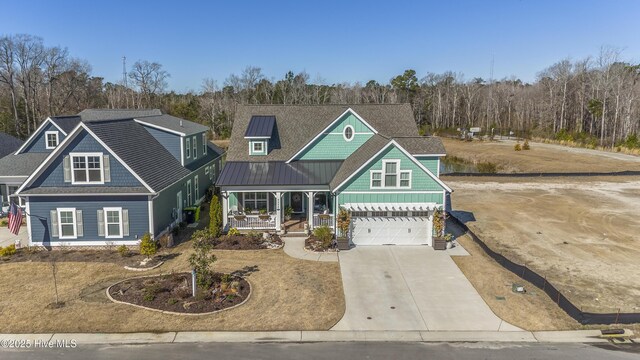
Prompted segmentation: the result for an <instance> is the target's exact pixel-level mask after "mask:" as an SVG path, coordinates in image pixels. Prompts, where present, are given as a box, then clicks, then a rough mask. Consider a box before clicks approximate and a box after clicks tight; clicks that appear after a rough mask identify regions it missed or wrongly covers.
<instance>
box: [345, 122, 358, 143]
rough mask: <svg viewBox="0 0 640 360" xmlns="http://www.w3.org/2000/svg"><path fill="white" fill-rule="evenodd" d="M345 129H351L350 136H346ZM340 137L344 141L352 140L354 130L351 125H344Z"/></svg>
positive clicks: (354, 134)
mask: <svg viewBox="0 0 640 360" xmlns="http://www.w3.org/2000/svg"><path fill="white" fill-rule="evenodd" d="M347 129H351V138H350V139H349V138H347ZM342 137H343V138H344V140H345V141H347V142H349V141H352V140H353V138H354V137H356V130H355V129H354V128H353V126H351V125H346V126H345V127H344V129H342Z"/></svg>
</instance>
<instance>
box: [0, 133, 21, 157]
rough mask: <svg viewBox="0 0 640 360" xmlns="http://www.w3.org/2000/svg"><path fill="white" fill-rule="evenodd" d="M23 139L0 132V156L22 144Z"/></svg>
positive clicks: (13, 150)
mask: <svg viewBox="0 0 640 360" xmlns="http://www.w3.org/2000/svg"><path fill="white" fill-rule="evenodd" d="M22 144H23V141H22V140H20V139H18V138H16V137H13V136H11V135H9V134H5V133H3V132H0V158H1V157H3V156H5V155H8V154H11V153H13V152H15V151H16V150H18V149H19V148H20V146H22Z"/></svg>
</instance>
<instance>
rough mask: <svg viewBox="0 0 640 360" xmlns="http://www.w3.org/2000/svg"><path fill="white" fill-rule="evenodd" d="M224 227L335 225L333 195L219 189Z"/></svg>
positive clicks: (293, 228) (288, 228) (295, 229)
mask: <svg viewBox="0 0 640 360" xmlns="http://www.w3.org/2000/svg"><path fill="white" fill-rule="evenodd" d="M222 206H223V212H224V214H226V216H223V222H224V228H225V229H227V230H228V229H230V228H236V229H238V230H266V231H278V232H284V231H286V232H294V233H296V232H297V233H299V232H304V231H305V230H309V231H311V230H313V229H314V228H316V227H319V226H328V227H329V228H331V229H334V228H335V216H334V214H335V199H334V196H333V195H332V194H331V193H330V192H329V191H263V192H256V191H223V192H222Z"/></svg>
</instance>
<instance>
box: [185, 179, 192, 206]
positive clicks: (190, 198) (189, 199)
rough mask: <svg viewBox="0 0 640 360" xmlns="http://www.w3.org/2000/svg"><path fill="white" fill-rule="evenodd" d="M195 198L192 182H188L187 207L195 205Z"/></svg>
mask: <svg viewBox="0 0 640 360" xmlns="http://www.w3.org/2000/svg"><path fill="white" fill-rule="evenodd" d="M192 198H193V191H192V189H191V180H187V199H186V200H187V207H190V206H191V205H192V204H193V203H192V202H191V200H192Z"/></svg>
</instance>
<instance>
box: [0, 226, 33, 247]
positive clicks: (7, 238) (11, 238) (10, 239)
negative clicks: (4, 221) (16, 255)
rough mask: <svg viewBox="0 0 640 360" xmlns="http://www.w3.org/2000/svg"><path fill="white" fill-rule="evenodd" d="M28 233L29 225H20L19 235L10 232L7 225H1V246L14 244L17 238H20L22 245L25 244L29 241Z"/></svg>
mask: <svg viewBox="0 0 640 360" xmlns="http://www.w3.org/2000/svg"><path fill="white" fill-rule="evenodd" d="M27 239H28V235H27V227H26V226H22V227H20V231H19V232H18V235H14V234H12V233H11V232H9V229H8V228H7V227H6V226H2V227H0V247H5V246H9V245H11V244H14V243H15V241H16V240H20V243H21V244H22V246H25V245H27V244H28V243H29V241H28V240H27Z"/></svg>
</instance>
